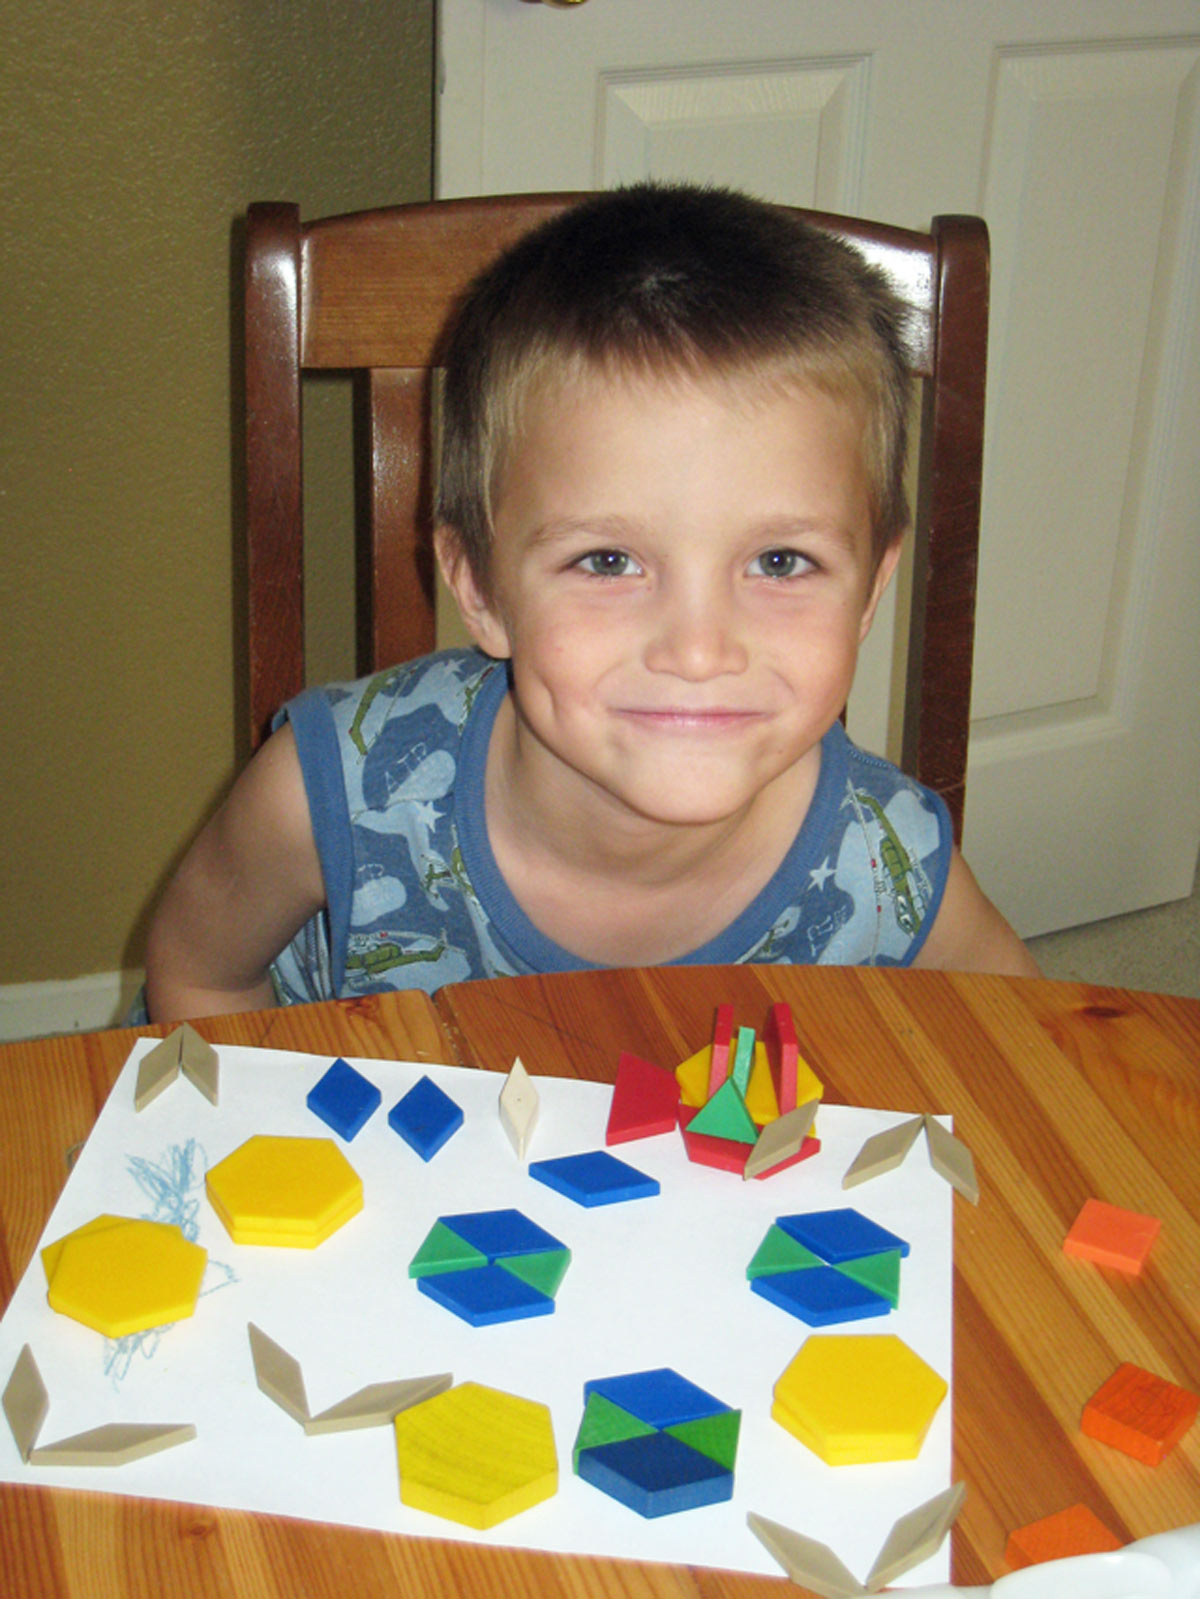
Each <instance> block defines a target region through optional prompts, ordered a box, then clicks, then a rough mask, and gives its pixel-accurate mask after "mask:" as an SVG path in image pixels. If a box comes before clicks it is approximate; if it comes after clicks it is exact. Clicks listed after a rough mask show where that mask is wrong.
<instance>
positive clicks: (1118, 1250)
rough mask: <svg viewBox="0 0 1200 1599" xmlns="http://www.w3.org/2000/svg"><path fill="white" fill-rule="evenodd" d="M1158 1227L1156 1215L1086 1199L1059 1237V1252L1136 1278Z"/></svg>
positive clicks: (1099, 1200)
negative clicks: (1060, 1249)
mask: <svg viewBox="0 0 1200 1599" xmlns="http://www.w3.org/2000/svg"><path fill="white" fill-rule="evenodd" d="M1161 1226H1162V1223H1161V1222H1160V1221H1159V1219H1158V1217H1157V1216H1143V1215H1140V1214H1139V1213H1138V1212H1137V1211H1135V1210H1122V1209H1121V1207H1120V1206H1119V1205H1109V1204H1106V1203H1105V1201H1104V1200H1102V1199H1089V1200H1087V1201H1086V1202H1085V1204H1084V1206H1083V1209H1082V1210H1081V1211H1080V1212H1079V1214H1078V1216H1076V1218H1075V1220H1074V1222H1073V1223H1072V1225H1071V1230H1070V1232H1069V1233H1068V1234H1067V1236H1066V1238H1065V1239H1064V1240H1063V1253H1064V1254H1066V1255H1075V1256H1076V1257H1077V1258H1078V1259H1080V1260H1090V1261H1093V1262H1094V1263H1095V1264H1096V1265H1097V1266H1110V1267H1112V1268H1113V1269H1114V1270H1116V1271H1124V1272H1128V1273H1130V1275H1131V1276H1134V1277H1137V1276H1140V1275H1141V1271H1142V1267H1143V1266H1144V1265H1145V1264H1146V1257H1147V1255H1149V1253H1150V1249H1151V1246H1152V1245H1153V1243H1154V1240H1155V1239H1156V1238H1157V1237H1158V1234H1159V1229H1160V1227H1161Z"/></svg>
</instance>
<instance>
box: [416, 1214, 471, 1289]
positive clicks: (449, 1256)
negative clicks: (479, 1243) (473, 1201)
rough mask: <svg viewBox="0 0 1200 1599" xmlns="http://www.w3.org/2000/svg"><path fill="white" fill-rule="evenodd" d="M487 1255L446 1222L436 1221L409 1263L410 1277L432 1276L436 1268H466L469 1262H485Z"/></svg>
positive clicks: (456, 1269) (448, 1269)
mask: <svg viewBox="0 0 1200 1599" xmlns="http://www.w3.org/2000/svg"><path fill="white" fill-rule="evenodd" d="M487 1263H488V1258H487V1256H486V1255H484V1254H482V1253H481V1252H480V1251H479V1250H478V1249H476V1248H474V1246H473V1245H471V1244H468V1243H465V1242H464V1241H463V1240H462V1239H461V1238H460V1237H459V1236H458V1234H457V1233H456V1232H452V1231H451V1229H450V1228H449V1227H447V1226H446V1224H445V1222H442V1221H435V1222H434V1224H433V1226H432V1227H431V1228H430V1229H429V1232H428V1233H427V1234H426V1237H425V1242H424V1243H423V1244H422V1245H421V1247H420V1249H418V1250H417V1252H416V1254H415V1255H414V1256H413V1258H412V1260H411V1261H410V1262H409V1265H408V1275H409V1276H410V1277H432V1276H433V1275H434V1274H435V1273H436V1272H439V1271H466V1270H468V1269H469V1268H470V1267H472V1266H486V1265H487Z"/></svg>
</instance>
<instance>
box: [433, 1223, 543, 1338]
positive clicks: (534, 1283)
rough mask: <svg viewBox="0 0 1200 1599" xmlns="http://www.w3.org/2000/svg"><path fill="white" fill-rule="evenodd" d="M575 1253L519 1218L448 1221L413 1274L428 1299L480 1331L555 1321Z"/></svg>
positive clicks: (441, 1225) (437, 1231)
mask: <svg viewBox="0 0 1200 1599" xmlns="http://www.w3.org/2000/svg"><path fill="white" fill-rule="evenodd" d="M570 1263H571V1251H570V1250H569V1249H568V1248H567V1247H566V1246H565V1245H564V1244H561V1243H560V1242H559V1240H558V1239H557V1238H555V1237H553V1236H552V1235H551V1234H550V1233H548V1232H546V1231H545V1230H544V1229H543V1228H541V1227H539V1226H538V1225H537V1223H536V1222H532V1221H530V1220H529V1218H528V1217H527V1216H523V1215H522V1214H521V1212H520V1211H519V1210H480V1211H471V1212H466V1213H464V1214H462V1215H456V1216H442V1217H440V1218H439V1219H438V1220H437V1221H436V1222H434V1224H433V1226H432V1228H431V1229H430V1231H429V1232H428V1234H427V1235H426V1237H425V1241H424V1243H423V1244H422V1245H421V1247H420V1249H418V1251H417V1253H416V1254H415V1255H414V1256H413V1258H412V1261H411V1262H410V1264H409V1268H408V1274H409V1276H410V1277H415V1278H416V1280H417V1287H418V1288H419V1289H420V1291H421V1292H422V1293H423V1294H427V1295H428V1296H429V1298H430V1299H433V1300H435V1301H436V1302H437V1303H438V1304H439V1305H442V1306H444V1308H445V1309H446V1310H449V1311H452V1312H453V1313H454V1315H456V1316H458V1317H459V1318H460V1319H461V1320H463V1321H465V1322H469V1323H470V1325H471V1326H473V1327H486V1326H491V1325H493V1324H494V1323H496V1322H502V1321H516V1320H520V1319H522V1318H524V1317H526V1316H548V1315H549V1314H550V1313H551V1311H553V1309H554V1296H555V1294H556V1293H557V1292H558V1288H559V1285H560V1284H561V1282H562V1280H563V1277H564V1275H565V1274H566V1270H567V1267H568V1266H569V1265H570Z"/></svg>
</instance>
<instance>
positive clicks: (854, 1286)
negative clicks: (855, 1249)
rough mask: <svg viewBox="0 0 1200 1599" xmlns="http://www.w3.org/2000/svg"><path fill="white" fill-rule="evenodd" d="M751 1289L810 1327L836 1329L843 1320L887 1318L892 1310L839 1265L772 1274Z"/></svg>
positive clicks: (757, 1278)
mask: <svg viewBox="0 0 1200 1599" xmlns="http://www.w3.org/2000/svg"><path fill="white" fill-rule="evenodd" d="M750 1287H751V1288H752V1289H753V1291H754V1292H755V1293H756V1294H761V1295H762V1297H763V1298H764V1299H769V1300H770V1301H771V1303H772V1304H773V1305H778V1306H779V1308H780V1309H781V1310H786V1311H787V1312H788V1314H789V1315H791V1316H798V1317H799V1318H800V1320H801V1321H803V1322H807V1324H808V1325H809V1326H810V1327H832V1326H834V1325H835V1324H836V1323H838V1322H842V1321H862V1320H864V1319H865V1318H866V1317H868V1316H886V1315H887V1314H888V1313H889V1312H890V1310H891V1308H892V1307H891V1305H890V1304H889V1303H888V1301H887V1300H886V1299H885V1298H884V1297H883V1295H882V1294H877V1293H876V1292H875V1290H874V1289H873V1288H867V1287H865V1286H864V1284H862V1283H856V1282H855V1281H854V1279H853V1278H852V1277H847V1276H846V1274H845V1273H844V1272H840V1271H838V1269H837V1267H836V1266H805V1267H802V1268H801V1270H800V1271H776V1272H771V1273H769V1274H768V1275H767V1276H765V1277H755V1278H754V1279H753V1281H752V1282H751V1284H750Z"/></svg>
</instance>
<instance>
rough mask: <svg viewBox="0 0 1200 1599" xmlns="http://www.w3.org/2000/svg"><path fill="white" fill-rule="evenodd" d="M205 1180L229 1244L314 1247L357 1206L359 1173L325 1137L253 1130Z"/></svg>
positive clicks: (359, 1203) (359, 1202)
mask: <svg viewBox="0 0 1200 1599" xmlns="http://www.w3.org/2000/svg"><path fill="white" fill-rule="evenodd" d="M205 1186H206V1188H207V1190H208V1198H209V1202H210V1203H211V1205H212V1207H213V1209H214V1210H215V1211H216V1213H217V1215H218V1216H219V1217H220V1218H221V1220H222V1221H223V1222H224V1224H225V1227H226V1229H227V1230H228V1233H229V1236H230V1237H231V1238H232V1239H233V1241H234V1243H235V1244H275V1245H280V1246H282V1247H285V1248H292V1249H315V1248H316V1246H317V1245H318V1244H321V1243H324V1241H325V1240H326V1239H327V1238H329V1237H331V1236H332V1234H333V1233H335V1232H337V1230H338V1228H339V1227H341V1226H343V1225H344V1223H346V1222H347V1221H349V1220H350V1218H351V1216H355V1215H357V1214H358V1212H359V1211H360V1210H361V1209H362V1207H363V1186H362V1178H361V1177H359V1175H358V1173H357V1172H356V1171H355V1170H354V1168H353V1166H351V1164H350V1162H349V1161H348V1160H347V1159H346V1157H345V1155H343V1154H342V1152H341V1150H340V1149H339V1148H338V1147H337V1145H336V1144H334V1142H333V1141H332V1139H329V1138H284V1137H279V1136H275V1135H272V1134H268V1133H256V1134H255V1136H254V1137H253V1138H248V1139H247V1140H246V1142H245V1143H244V1144H241V1145H239V1147H238V1148H237V1149H235V1150H234V1151H233V1152H232V1153H231V1154H229V1155H226V1157H225V1159H224V1160H221V1161H218V1162H217V1164H216V1165H215V1166H213V1167H212V1168H211V1169H210V1171H209V1173H208V1175H207V1177H206V1179H205Z"/></svg>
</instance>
